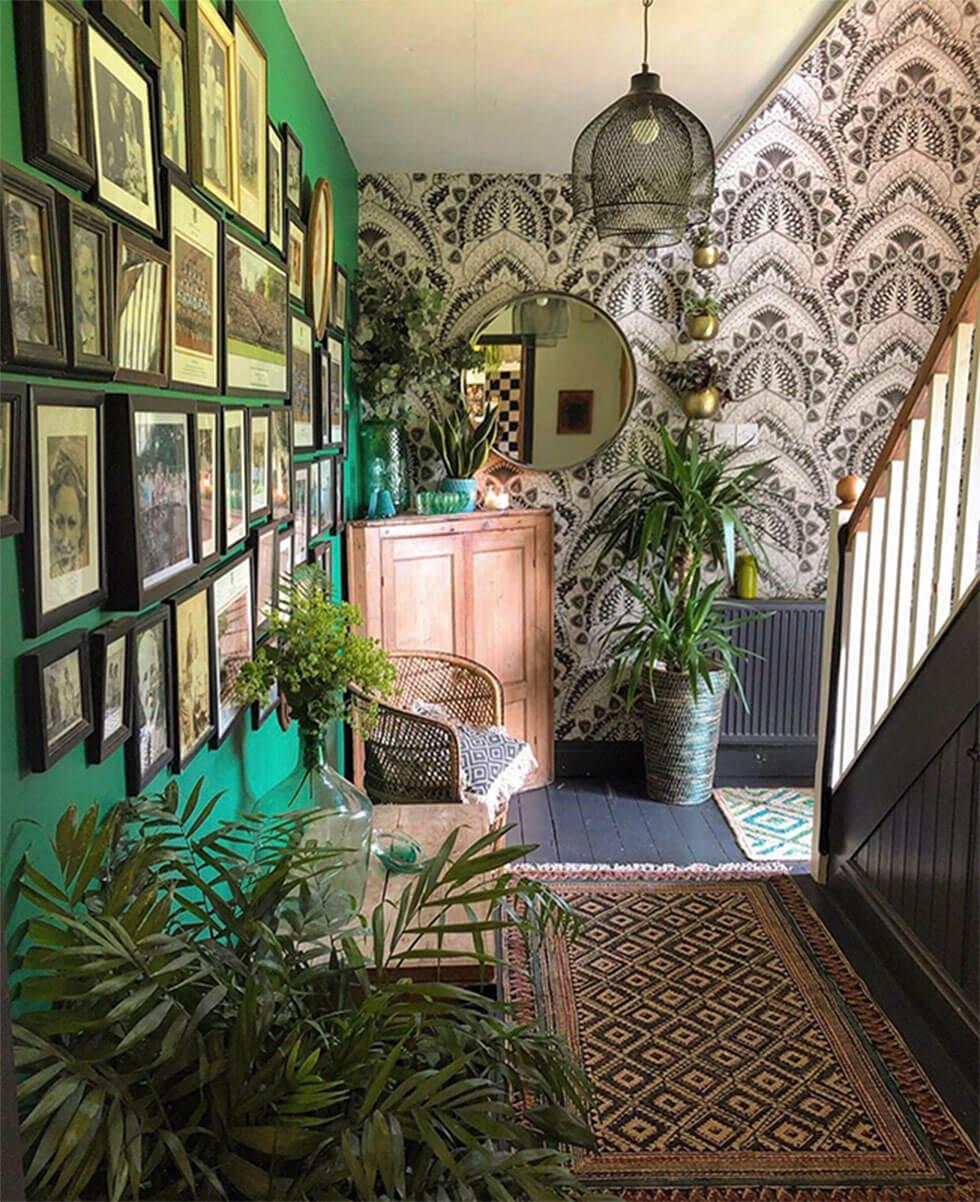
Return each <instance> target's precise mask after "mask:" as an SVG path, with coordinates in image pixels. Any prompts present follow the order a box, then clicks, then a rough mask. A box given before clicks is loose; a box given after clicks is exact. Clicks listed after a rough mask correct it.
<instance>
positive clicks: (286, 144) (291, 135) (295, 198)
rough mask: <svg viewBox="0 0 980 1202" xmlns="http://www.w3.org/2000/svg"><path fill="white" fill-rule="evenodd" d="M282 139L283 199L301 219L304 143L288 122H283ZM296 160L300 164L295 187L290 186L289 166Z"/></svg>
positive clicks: (289, 208)
mask: <svg viewBox="0 0 980 1202" xmlns="http://www.w3.org/2000/svg"><path fill="white" fill-rule="evenodd" d="M282 140H283V151H284V154H283V170H282V184H283V200H284V201H285V204H286V208H287V209H288V210H289V211H290V212H292V213H294V214H295V215H296V216H297V217H298V218H299V219H300V220H301V221H302V219H303V143H302V142H301V141H300V140H299V138H298V137H297V135H296V131H295V130H294V129H293V128H292V127H291V126H290V125H289V124H288V123H287V122H285V121H284V122H283V123H282ZM291 161H295V162H296V163H297V164H298V167H297V171H298V184H297V186H296V187H294V188H290V183H289V168H290V162H291Z"/></svg>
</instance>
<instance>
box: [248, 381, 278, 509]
mask: <svg viewBox="0 0 980 1202" xmlns="http://www.w3.org/2000/svg"><path fill="white" fill-rule="evenodd" d="M247 412H248V420H247V423H246V428H247V431H248V436H247V440H246V491H247V493H248V506H247V508H248V520H249V522H257V521H258V520H259V519H260V518H265V517H268V516H269V515H270V513H271V512H272V412H271V409H270V408H269V407H267V406H265V405H253V406H251V407H250V408H249V409H248V411H247ZM262 421H264V422H265V452H264V455H265V502H264V504H260V505H256V506H255V507H254V508H253V507H252V502H253V500H254V498H253V495H252V465H253V464H254V462H255V447H254V445H253V439H254V437H255V431H256V429H257V428H258V427H259V424H260V423H261V422H262Z"/></svg>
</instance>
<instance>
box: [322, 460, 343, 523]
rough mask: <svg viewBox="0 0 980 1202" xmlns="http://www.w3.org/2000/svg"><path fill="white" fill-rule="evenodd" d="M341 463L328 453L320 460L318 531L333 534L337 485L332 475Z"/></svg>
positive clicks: (335, 520)
mask: <svg viewBox="0 0 980 1202" xmlns="http://www.w3.org/2000/svg"><path fill="white" fill-rule="evenodd" d="M338 467H340V468H341V470H342V465H340V464H339V463H338V462H337V456H336V455H329V456H328V457H327V458H326V459H321V460H320V533H321V534H333V532H334V526H335V525H336V522H337V515H336V513H335V512H334V505H335V503H336V491H337V486H336V482H335V480H334V475H335V473H336V471H337V469H338Z"/></svg>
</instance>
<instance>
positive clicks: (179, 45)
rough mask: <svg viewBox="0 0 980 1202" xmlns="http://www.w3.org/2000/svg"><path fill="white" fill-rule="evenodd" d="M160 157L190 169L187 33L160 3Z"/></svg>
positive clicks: (167, 164)
mask: <svg viewBox="0 0 980 1202" xmlns="http://www.w3.org/2000/svg"><path fill="white" fill-rule="evenodd" d="M158 102H159V110H160V160H161V162H162V163H163V165H164V166H165V167H167V168H169V169H170V170H171V171H179V172H180V174H181V175H188V174H189V172H190V150H189V144H188V130H189V128H190V108H189V105H188V102H187V34H186V33H184V31H183V29H181V27H180V25H179V24H178V23H177V21H176V19H175V18H174V17H173V16H171V14H170V10H169V9H168V8H167V6H166V5H165V4H161V5H160V81H159V90H158Z"/></svg>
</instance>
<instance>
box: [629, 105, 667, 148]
mask: <svg viewBox="0 0 980 1202" xmlns="http://www.w3.org/2000/svg"><path fill="white" fill-rule="evenodd" d="M630 133H631V134H632V135H633V141H634V142H638V143H639V144H640V145H641V146H649V145H650V143H651V142H656V140H657V138H658V137H659V136H660V122H659V121H658V120H657V118H656V117H655V116H654V115H653V113H648V114H647V115H646V116H645V117H637V119H636V120H635V121H634V122H633V124H632V126H631V127H630Z"/></svg>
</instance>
